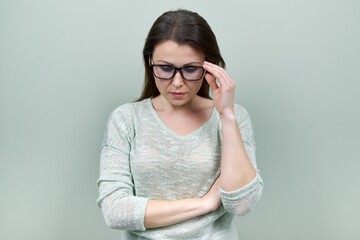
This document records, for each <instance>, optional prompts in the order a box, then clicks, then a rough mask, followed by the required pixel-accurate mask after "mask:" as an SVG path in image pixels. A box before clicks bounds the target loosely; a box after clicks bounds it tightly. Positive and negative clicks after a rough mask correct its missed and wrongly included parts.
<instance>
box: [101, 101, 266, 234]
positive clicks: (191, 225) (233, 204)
mask: <svg viewBox="0 0 360 240" xmlns="http://www.w3.org/2000/svg"><path fill="white" fill-rule="evenodd" d="M235 113H236V118H237V122H238V125H239V127H240V129H241V133H242V137H243V141H244V144H245V148H246V150H247V153H248V155H249V157H250V160H251V162H252V164H253V165H254V166H255V168H256V161H255V142H254V135H253V130H252V125H251V122H250V117H249V115H248V113H247V111H246V110H245V109H244V108H243V107H241V106H240V105H237V104H236V105H235ZM221 139H222V138H221V124H220V118H219V114H218V112H217V110H216V109H215V108H213V110H212V113H211V116H210V118H209V120H208V121H207V122H206V123H204V124H203V125H202V126H201V127H200V128H198V129H197V130H195V131H194V132H192V133H190V134H188V135H186V136H181V135H178V134H176V133H175V132H173V131H172V130H171V129H169V128H168V127H167V126H166V125H165V124H164V122H162V120H161V119H160V118H159V116H158V115H157V113H156V111H155V110H154V108H153V107H152V103H151V100H150V99H146V100H143V101H141V102H135V103H127V104H124V105H122V106H120V107H118V108H117V109H116V110H114V111H113V112H112V114H111V115H110V117H109V120H108V123H107V127H106V131H105V136H104V141H103V145H102V150H101V158H100V177H99V180H98V184H99V198H98V200H97V202H98V204H99V206H100V207H101V208H102V212H103V215H104V218H105V221H106V223H107V225H108V226H109V227H111V228H116V229H122V230H125V231H122V236H123V238H122V239H128V240H135V239H157V240H158V239H206V240H209V239H231V240H234V239H237V235H236V230H235V228H234V227H233V226H232V220H233V217H234V215H244V214H246V213H248V212H249V211H251V209H252V208H253V207H254V205H255V203H256V202H257V201H258V200H259V198H260V196H261V193H262V188H263V187H262V186H263V183H262V179H261V177H260V175H259V171H257V175H256V178H255V179H254V180H253V181H252V182H251V183H249V184H248V185H247V186H245V187H243V188H241V189H238V190H236V191H233V192H225V191H223V190H221V199H222V206H221V207H220V208H219V209H218V210H216V211H214V212H211V213H209V214H206V215H203V216H200V217H197V218H194V219H191V220H188V221H184V222H182V223H178V224H175V225H172V226H168V227H162V228H155V229H145V227H144V215H145V209H146V205H147V201H148V200H149V199H160V200H175V199H183V198H192V197H202V196H204V195H205V194H206V193H207V191H208V190H209V189H210V187H211V185H212V184H213V183H214V181H215V179H216V178H217V177H218V175H219V173H220V159H221Z"/></svg>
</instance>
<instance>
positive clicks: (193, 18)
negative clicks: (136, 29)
mask: <svg viewBox="0 0 360 240" xmlns="http://www.w3.org/2000/svg"><path fill="white" fill-rule="evenodd" d="M166 40H171V41H173V42H176V43H177V44H179V45H182V44H187V45H190V46H192V47H193V48H194V49H196V50H199V51H201V52H202V53H204V55H205V60H206V61H209V62H212V63H214V64H217V65H219V66H221V67H225V61H224V59H223V58H222V56H221V54H220V49H219V46H218V44H217V41H216V37H215V34H214V33H213V31H212V30H211V28H210V26H209V24H208V23H207V22H206V20H205V19H204V18H203V17H201V16H200V15H199V14H197V13H195V12H191V11H188V10H183V9H179V10H176V11H168V12H165V13H163V14H162V15H161V16H160V17H158V18H157V19H156V21H155V22H154V24H153V25H152V27H151V29H150V31H149V34H148V36H147V38H146V41H145V45H144V49H143V61H144V67H145V81H144V86H143V90H142V93H141V96H140V98H139V99H138V100H137V101H141V100H144V99H146V98H153V97H156V96H158V95H160V92H159V90H158V89H157V87H156V85H155V79H154V76H153V74H152V72H151V68H150V66H149V59H150V58H151V56H152V54H153V52H154V49H155V47H156V46H157V45H158V44H159V43H161V42H163V41H166ZM197 95H199V96H202V97H205V98H209V99H210V98H211V97H210V86H209V84H208V83H207V81H206V80H204V81H203V83H202V85H201V87H200V89H199V91H198V93H197Z"/></svg>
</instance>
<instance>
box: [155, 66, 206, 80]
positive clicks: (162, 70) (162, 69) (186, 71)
mask: <svg viewBox="0 0 360 240" xmlns="http://www.w3.org/2000/svg"><path fill="white" fill-rule="evenodd" d="M150 67H151V69H152V73H153V74H154V76H155V77H157V78H159V79H162V80H170V79H172V78H173V77H174V76H175V74H176V72H177V71H179V72H180V75H181V77H182V78H183V79H185V80H188V81H198V80H200V79H202V78H203V76H204V73H205V70H204V69H203V68H202V67H200V66H185V67H181V68H176V67H174V66H172V65H164V64H150Z"/></svg>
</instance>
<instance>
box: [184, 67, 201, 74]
mask: <svg viewBox="0 0 360 240" xmlns="http://www.w3.org/2000/svg"><path fill="white" fill-rule="evenodd" d="M198 70H199V68H198V67H185V68H183V71H184V72H187V73H194V72H196V71H198Z"/></svg>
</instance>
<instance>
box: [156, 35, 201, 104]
mask: <svg viewBox="0 0 360 240" xmlns="http://www.w3.org/2000/svg"><path fill="white" fill-rule="evenodd" d="M204 60H205V56H204V54H203V53H201V52H199V51H197V50H195V49H194V48H193V47H191V46H190V45H186V44H184V45H179V44H177V43H175V42H173V41H170V40H168V41H165V42H162V43H160V44H158V45H157V46H156V47H155V49H154V52H153V55H152V59H151V60H150V64H159V65H168V66H172V67H176V68H180V67H184V66H194V67H202V66H203V64H204ZM193 69H196V71H198V72H199V73H202V71H203V69H202V68H193ZM154 71H155V70H154ZM161 71H162V72H166V71H167V69H166V68H165V69H163V68H161ZM191 71H193V70H192V69H191V68H190V70H189V71H188V73H190V74H193V73H192V72H191ZM186 74H187V73H186ZM170 75H171V74H170ZM154 78H155V84H156V87H157V88H158V90H159V92H160V95H161V97H162V98H163V100H165V101H166V103H169V104H170V105H171V106H173V107H180V106H185V105H188V104H191V101H192V100H193V99H194V96H196V94H197V92H198V91H199V89H200V87H201V85H202V82H203V78H201V79H200V80H198V81H189V80H185V79H184V78H183V77H182V76H181V74H180V72H179V71H177V72H176V73H175V76H174V77H173V78H171V79H169V80H163V79H159V78H158V77H156V76H154Z"/></svg>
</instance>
